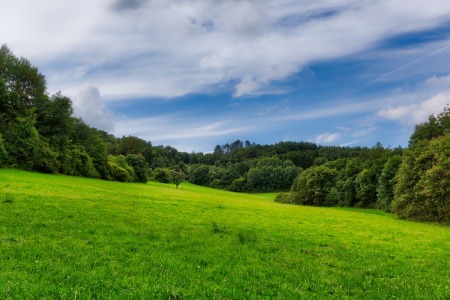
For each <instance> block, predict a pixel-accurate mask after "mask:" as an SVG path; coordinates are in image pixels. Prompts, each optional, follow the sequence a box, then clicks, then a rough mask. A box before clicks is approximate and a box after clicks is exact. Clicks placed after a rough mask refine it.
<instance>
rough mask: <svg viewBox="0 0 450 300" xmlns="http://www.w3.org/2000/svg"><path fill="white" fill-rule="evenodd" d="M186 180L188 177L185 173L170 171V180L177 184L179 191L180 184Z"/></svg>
mask: <svg viewBox="0 0 450 300" xmlns="http://www.w3.org/2000/svg"><path fill="white" fill-rule="evenodd" d="M185 178H186V176H185V175H184V173H183V172H182V171H175V170H170V173H169V180H170V182H172V183H173V184H175V186H176V189H177V190H178V186H179V185H180V183H182V182H183V181H184V179H185Z"/></svg>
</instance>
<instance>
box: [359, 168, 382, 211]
mask: <svg viewBox="0 0 450 300" xmlns="http://www.w3.org/2000/svg"><path fill="white" fill-rule="evenodd" d="M376 187H377V177H376V174H375V172H374V171H373V170H371V169H364V170H362V171H361V173H359V174H358V175H357V176H356V178H355V191H356V198H357V199H358V202H357V203H356V205H355V206H357V207H363V208H373V207H374V205H375V202H376V200H377V191H376Z"/></svg>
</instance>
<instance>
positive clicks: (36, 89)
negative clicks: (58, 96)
mask: <svg viewBox="0 0 450 300" xmlns="http://www.w3.org/2000/svg"><path fill="white" fill-rule="evenodd" d="M0 78H1V79H3V81H4V82H5V84H6V86H7V88H8V90H9V91H13V92H16V93H17V94H18V95H19V96H20V105H21V106H22V108H25V109H26V108H31V107H35V108H36V109H37V110H39V107H38V106H39V101H41V100H42V99H43V98H45V97H46V89H47V84H46V81H45V77H44V76H43V75H42V74H41V73H39V71H38V69H37V68H35V67H33V66H32V65H31V64H30V62H29V61H28V60H26V59H25V58H18V57H16V56H14V54H13V53H12V52H11V50H9V48H8V47H7V46H6V45H2V46H1V47H0Z"/></svg>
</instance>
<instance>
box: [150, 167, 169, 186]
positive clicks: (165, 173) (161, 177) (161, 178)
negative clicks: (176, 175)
mask: <svg viewBox="0 0 450 300" xmlns="http://www.w3.org/2000/svg"><path fill="white" fill-rule="evenodd" d="M169 173H170V169H165V168H156V169H154V170H153V172H152V179H153V180H154V181H157V182H162V183H169V182H170V178H169Z"/></svg>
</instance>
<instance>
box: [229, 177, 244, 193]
mask: <svg viewBox="0 0 450 300" xmlns="http://www.w3.org/2000/svg"><path fill="white" fill-rule="evenodd" d="M246 186H247V180H246V179H245V177H239V178H237V179H235V180H233V182H232V183H231V184H230V186H229V187H228V189H229V190H230V191H232V192H244V191H245V190H246Z"/></svg>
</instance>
